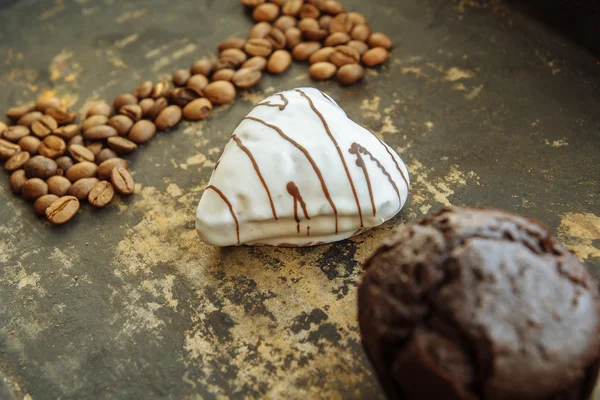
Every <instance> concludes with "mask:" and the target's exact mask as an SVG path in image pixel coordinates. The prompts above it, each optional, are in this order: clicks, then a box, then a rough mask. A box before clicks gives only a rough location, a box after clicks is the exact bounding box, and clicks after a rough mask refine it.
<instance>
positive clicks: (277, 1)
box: [269, 0, 287, 7]
mask: <svg viewBox="0 0 600 400" xmlns="http://www.w3.org/2000/svg"><path fill="white" fill-rule="evenodd" d="M286 1H287V0H269V2H270V3H273V4H275V5H277V6H278V7H282V6H283V5H284V4H285V2H286Z"/></svg>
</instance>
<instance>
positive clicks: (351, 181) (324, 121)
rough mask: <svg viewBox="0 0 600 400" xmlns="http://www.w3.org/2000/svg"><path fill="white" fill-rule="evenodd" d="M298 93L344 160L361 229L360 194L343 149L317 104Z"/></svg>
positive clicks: (302, 93)
mask: <svg viewBox="0 0 600 400" xmlns="http://www.w3.org/2000/svg"><path fill="white" fill-rule="evenodd" d="M296 91H297V92H298V93H300V95H301V96H302V97H304V98H305V99H306V100H307V101H308V104H309V106H310V108H311V109H312V110H313V111H314V113H315V114H317V116H318V117H319V119H320V120H321V122H322V123H323V127H324V128H325V132H327V135H328V136H329V139H331V141H332V142H333V144H334V145H335V149H336V150H337V152H338V154H339V156H340V160H342V164H343V165H344V170H345V171H346V176H347V177H348V182H350V187H351V188H352V194H353V195H354V200H355V202H356V208H357V209H358V217H359V218H360V227H361V228H362V227H363V226H365V225H364V223H363V217H362V210H361V208H360V201H359V200H358V194H357V193H356V188H355V187H354V181H353V180H352V176H351V175H350V171H349V170H348V165H347V164H346V160H345V159H344V155H343V154H342V149H340V146H339V144H338V142H337V140H335V137H334V136H333V134H332V133H331V130H330V129H329V125H328V124H327V121H326V120H325V117H323V114H321V112H320V111H319V110H318V109H317V107H315V104H314V103H313V101H312V99H311V98H310V97H308V96H307V95H306V93H304V92H303V91H302V90H298V89H297V90H296ZM336 233H337V229H336Z"/></svg>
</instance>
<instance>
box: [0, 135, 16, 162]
mask: <svg viewBox="0 0 600 400" xmlns="http://www.w3.org/2000/svg"><path fill="white" fill-rule="evenodd" d="M19 150H21V148H20V147H19V145H18V144H15V143H12V142H9V141H8V140H4V139H0V160H8V159H9V158H11V157H12V156H14V155H15V154H17V152H18V151H19Z"/></svg>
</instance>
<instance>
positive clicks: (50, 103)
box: [35, 97, 61, 112]
mask: <svg viewBox="0 0 600 400" xmlns="http://www.w3.org/2000/svg"><path fill="white" fill-rule="evenodd" d="M60 106H61V104H60V99H58V98H56V97H47V98H43V99H39V100H38V102H37V103H36V104H35V109H36V110H38V111H40V112H44V111H46V109H48V108H58V107H60Z"/></svg>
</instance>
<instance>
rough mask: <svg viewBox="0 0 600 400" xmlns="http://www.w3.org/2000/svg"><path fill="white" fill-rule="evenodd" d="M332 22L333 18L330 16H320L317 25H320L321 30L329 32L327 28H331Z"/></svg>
mask: <svg viewBox="0 0 600 400" xmlns="http://www.w3.org/2000/svg"><path fill="white" fill-rule="evenodd" d="M332 20H333V17H332V16H331V15H321V18H319V25H321V28H323V29H325V30H326V31H327V32H329V27H330V26H331V21H332Z"/></svg>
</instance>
